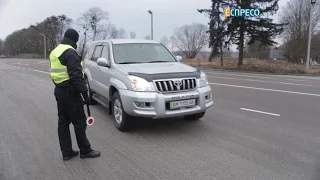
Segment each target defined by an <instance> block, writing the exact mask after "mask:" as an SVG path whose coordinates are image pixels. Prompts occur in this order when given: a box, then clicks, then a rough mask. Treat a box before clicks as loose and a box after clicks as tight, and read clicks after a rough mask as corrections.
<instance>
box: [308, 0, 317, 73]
mask: <svg viewBox="0 0 320 180" xmlns="http://www.w3.org/2000/svg"><path fill="white" fill-rule="evenodd" d="M315 4H316V0H311V6H310V15H309V33H308V50H307V60H306V69H309V66H310V49H311V36H312V10H313V6H314V5H315Z"/></svg>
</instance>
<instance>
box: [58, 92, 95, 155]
mask: <svg viewBox="0 0 320 180" xmlns="http://www.w3.org/2000/svg"><path fill="white" fill-rule="evenodd" d="M54 95H55V97H56V100H57V106H58V117H59V121H58V134H59V142H60V147H61V151H62V154H63V155H68V153H69V152H70V151H72V143H71V136H70V128H69V125H70V124H71V123H72V124H73V126H74V131H75V135H76V139H77V143H78V147H79V149H80V153H81V154H85V153H88V152H90V151H91V147H90V143H89V140H88V139H87V136H86V129H87V124H86V119H87V118H86V115H85V112H84V107H83V102H82V98H81V95H80V94H79V93H75V92H74V91H72V90H70V89H69V88H61V87H57V86H56V87H55V90H54Z"/></svg>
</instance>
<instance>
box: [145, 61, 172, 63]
mask: <svg viewBox="0 0 320 180" xmlns="http://www.w3.org/2000/svg"><path fill="white" fill-rule="evenodd" d="M159 62H172V61H150V62H148V63H159Z"/></svg>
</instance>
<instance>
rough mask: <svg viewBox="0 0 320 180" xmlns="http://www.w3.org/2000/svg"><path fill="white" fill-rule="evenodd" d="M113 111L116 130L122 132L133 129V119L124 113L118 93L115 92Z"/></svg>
mask: <svg viewBox="0 0 320 180" xmlns="http://www.w3.org/2000/svg"><path fill="white" fill-rule="evenodd" d="M112 111H113V113H112V115H113V120H114V123H115V126H116V128H117V129H119V130H120V131H126V130H129V129H130V127H131V122H132V117H131V116H130V115H128V114H127V113H126V112H125V111H124V109H123V106H122V102H121V99H120V95H119V93H118V92H115V93H114V94H113V96H112Z"/></svg>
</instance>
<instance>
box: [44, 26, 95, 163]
mask: <svg viewBox="0 0 320 180" xmlns="http://www.w3.org/2000/svg"><path fill="white" fill-rule="evenodd" d="M78 40H79V34H78V32H77V31H76V30H74V29H68V30H67V31H66V32H65V34H64V38H63V40H62V41H61V43H60V44H59V45H58V46H57V47H56V48H55V49H54V50H53V51H52V52H51V53H50V57H49V58H50V66H51V67H50V76H51V79H52V81H53V83H54V84H55V89H54V95H55V97H56V101H57V106H58V117H59V121H58V135H59V142H60V148H61V151H62V156H63V160H69V159H71V158H73V157H75V156H77V155H78V154H79V152H78V151H74V150H73V149H72V143H71V137H70V130H69V125H70V123H72V124H73V125H74V130H75V135H76V138H77V144H78V147H79V149H80V158H94V157H99V156H100V152H99V151H94V150H92V149H91V145H90V143H89V140H88V139H87V136H86V128H87V124H86V115H85V112H84V108H83V103H85V104H87V103H89V98H88V89H87V85H86V81H85V79H84V73H83V72H82V61H81V59H80V56H79V55H78V53H77V51H76V49H77V44H76V43H77V42H78Z"/></svg>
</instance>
